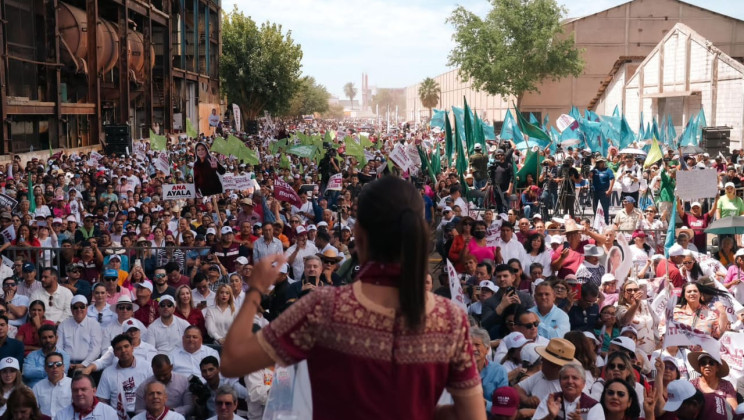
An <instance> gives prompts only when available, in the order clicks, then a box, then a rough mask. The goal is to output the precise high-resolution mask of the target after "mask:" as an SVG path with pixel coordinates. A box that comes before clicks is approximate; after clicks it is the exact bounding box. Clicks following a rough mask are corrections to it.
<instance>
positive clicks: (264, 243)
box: [253, 223, 284, 264]
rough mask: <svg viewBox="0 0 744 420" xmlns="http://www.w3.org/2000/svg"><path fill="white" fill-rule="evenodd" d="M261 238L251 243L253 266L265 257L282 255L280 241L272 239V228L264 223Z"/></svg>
mask: <svg viewBox="0 0 744 420" xmlns="http://www.w3.org/2000/svg"><path fill="white" fill-rule="evenodd" d="M261 233H262V235H263V236H262V237H261V238H259V239H258V240H256V242H254V243H253V264H256V263H257V262H259V261H260V260H261V258H263V257H265V256H267V255H273V254H282V253H283V251H284V247H283V246H282V241H280V240H279V239H278V238H275V237H274V226H272V225H271V223H266V224H264V225H263V226H262V227H261Z"/></svg>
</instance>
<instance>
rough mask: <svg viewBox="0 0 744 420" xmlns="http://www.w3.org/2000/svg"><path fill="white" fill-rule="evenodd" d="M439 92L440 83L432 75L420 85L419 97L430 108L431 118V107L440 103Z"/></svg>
mask: <svg viewBox="0 0 744 420" xmlns="http://www.w3.org/2000/svg"><path fill="white" fill-rule="evenodd" d="M439 92H440V89H439V83H437V82H436V80H434V79H432V78H431V77H427V78H426V79H424V80H423V81H422V82H421V84H420V85H419V89H418V94H419V99H421V104H422V105H423V106H425V107H427V108H429V119H431V109H432V108H434V107H435V106H437V104H438V103H439Z"/></svg>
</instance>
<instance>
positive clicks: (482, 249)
mask: <svg viewBox="0 0 744 420" xmlns="http://www.w3.org/2000/svg"><path fill="white" fill-rule="evenodd" d="M467 247H468V252H469V253H470V254H471V255H472V256H474V257H475V258H476V259H477V260H478V264H480V263H482V262H483V260H493V259H494V257H493V253H494V252H495V251H496V248H498V247H495V246H480V245H478V244H477V243H476V242H475V240H472V241H470V242H468V245H467Z"/></svg>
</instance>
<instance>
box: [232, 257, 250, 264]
mask: <svg viewBox="0 0 744 420" xmlns="http://www.w3.org/2000/svg"><path fill="white" fill-rule="evenodd" d="M235 262H236V263H238V264H242V265H246V264H248V258H246V257H243V256H240V257H238V258H235Z"/></svg>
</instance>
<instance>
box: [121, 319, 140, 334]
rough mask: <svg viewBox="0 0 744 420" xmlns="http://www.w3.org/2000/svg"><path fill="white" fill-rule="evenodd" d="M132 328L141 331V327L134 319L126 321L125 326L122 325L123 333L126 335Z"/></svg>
mask: <svg viewBox="0 0 744 420" xmlns="http://www.w3.org/2000/svg"><path fill="white" fill-rule="evenodd" d="M132 328H136V329H138V330H139V329H140V327H139V325H137V323H136V322H134V321H133V320H132V319H129V320H126V321H124V323H123V324H121V332H122V333H126V332H128V331H129V330H131V329H132Z"/></svg>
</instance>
